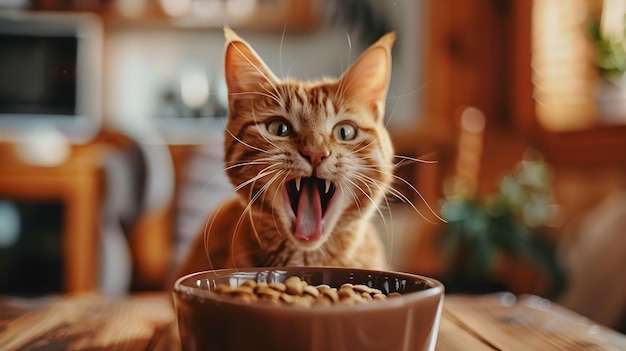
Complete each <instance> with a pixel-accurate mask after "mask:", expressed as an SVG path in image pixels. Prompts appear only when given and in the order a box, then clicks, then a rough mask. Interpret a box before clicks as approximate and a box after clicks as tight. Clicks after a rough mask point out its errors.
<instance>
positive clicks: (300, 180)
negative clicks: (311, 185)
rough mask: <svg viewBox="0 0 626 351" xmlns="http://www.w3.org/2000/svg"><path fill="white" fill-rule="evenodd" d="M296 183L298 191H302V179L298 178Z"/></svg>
mask: <svg viewBox="0 0 626 351" xmlns="http://www.w3.org/2000/svg"><path fill="white" fill-rule="evenodd" d="M295 181H296V190H298V191H300V182H302V178H301V177H297V178H296V179H295Z"/></svg>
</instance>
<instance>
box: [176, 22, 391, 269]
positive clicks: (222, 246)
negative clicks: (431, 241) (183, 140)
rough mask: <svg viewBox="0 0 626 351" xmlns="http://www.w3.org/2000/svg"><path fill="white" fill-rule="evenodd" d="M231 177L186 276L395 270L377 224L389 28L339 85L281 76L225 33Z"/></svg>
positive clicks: (386, 172)
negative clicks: (232, 271)
mask: <svg viewBox="0 0 626 351" xmlns="http://www.w3.org/2000/svg"><path fill="white" fill-rule="evenodd" d="M224 34H225V38H226V46H225V53H224V68H225V78H226V85H227V87H228V111H229V112H228V119H227V124H226V131H225V142H224V161H225V166H226V168H225V171H226V173H227V176H228V178H229V179H230V181H231V183H232V184H233V186H234V187H235V196H234V197H232V198H231V199H229V200H226V201H225V202H224V203H223V204H222V205H221V206H220V207H219V208H218V209H217V210H216V211H215V212H214V213H213V214H212V216H211V218H209V219H208V221H207V225H206V227H205V228H203V230H202V231H201V233H199V234H198V235H197V237H196V238H195V239H194V240H193V242H192V244H191V247H190V250H189V252H188V253H187V254H186V255H185V258H184V260H183V262H182V264H181V265H180V267H179V272H178V276H179V277H180V276H182V275H185V274H188V273H193V272H197V271H204V270H209V269H218V268H244V267H270V266H343V267H355V268H367V269H379V270H382V269H386V268H387V267H388V263H387V262H388V261H387V259H386V258H385V248H384V247H383V244H382V242H381V240H380V238H379V236H378V234H377V232H376V230H375V226H374V225H373V224H372V223H371V221H370V218H371V217H372V215H373V214H375V213H376V211H380V204H381V202H382V200H383V199H384V198H385V196H386V194H387V192H389V190H390V187H391V183H392V180H393V177H394V176H393V172H394V164H393V158H394V149H393V145H392V142H391V139H390V136H389V133H388V131H387V130H386V128H385V125H384V122H383V119H384V111H385V100H386V98H387V90H388V86H389V81H390V74H391V49H392V46H393V44H394V41H395V38H396V35H395V33H394V32H390V33H388V34H386V35H384V36H382V37H381V38H380V39H379V40H378V41H377V42H375V43H374V44H372V45H371V46H370V47H369V48H368V49H367V50H366V51H365V52H364V53H363V54H361V56H360V57H359V58H358V59H357V60H356V61H355V62H354V63H353V64H352V65H351V67H349V69H348V70H347V71H345V72H344V73H343V74H342V75H341V76H340V77H339V78H336V79H331V78H321V79H319V80H316V81H302V80H297V79H293V78H285V79H279V78H277V77H276V76H275V75H274V73H272V71H271V70H270V69H269V68H268V67H267V66H266V64H265V63H264V62H263V61H262V59H261V58H260V57H259V56H258V54H257V53H256V52H255V51H254V49H253V48H252V47H251V46H250V45H249V44H248V43H247V42H246V41H245V40H243V39H242V38H240V37H239V36H238V35H237V34H236V33H235V32H234V31H233V30H232V29H230V28H228V27H225V28H224Z"/></svg>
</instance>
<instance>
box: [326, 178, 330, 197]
mask: <svg viewBox="0 0 626 351" xmlns="http://www.w3.org/2000/svg"><path fill="white" fill-rule="evenodd" d="M328 190H330V180H326V191H325V193H326V194H328Z"/></svg>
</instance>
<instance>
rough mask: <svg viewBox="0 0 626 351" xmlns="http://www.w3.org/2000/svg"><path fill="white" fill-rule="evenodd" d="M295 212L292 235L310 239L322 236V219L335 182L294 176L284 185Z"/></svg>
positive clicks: (333, 190) (329, 201) (328, 204)
mask: <svg viewBox="0 0 626 351" xmlns="http://www.w3.org/2000/svg"><path fill="white" fill-rule="evenodd" d="M286 191H287V196H288V198H289V204H290V205H291V209H292V210H293V213H294V214H295V217H296V218H295V223H294V235H295V237H296V238H298V239H301V240H305V241H311V240H316V239H319V238H320V237H321V236H322V229H323V228H322V220H323V218H324V215H325V214H326V211H327V209H328V208H329V206H330V205H331V202H332V201H331V200H332V199H333V195H334V194H335V184H333V183H332V182H330V181H328V180H325V179H320V178H316V177H306V178H295V179H292V180H290V181H289V182H287V185H286Z"/></svg>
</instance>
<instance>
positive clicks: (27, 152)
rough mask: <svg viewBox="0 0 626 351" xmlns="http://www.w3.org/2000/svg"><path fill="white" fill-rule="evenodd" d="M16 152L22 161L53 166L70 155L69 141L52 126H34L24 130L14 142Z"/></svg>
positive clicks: (41, 165)
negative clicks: (17, 140) (16, 141)
mask: <svg viewBox="0 0 626 351" xmlns="http://www.w3.org/2000/svg"><path fill="white" fill-rule="evenodd" d="M15 146H16V148H17V150H16V151H17V154H18V155H19V156H20V158H21V159H22V161H24V163H27V164H30V165H35V166H40V167H54V166H58V165H61V164H62V163H64V162H65V161H67V159H68V158H69V156H70V153H71V147H70V143H69V141H68V140H67V138H66V137H65V135H63V134H62V133H61V132H59V131H58V130H56V129H55V128H54V127H47V126H44V125H42V126H36V127H33V128H30V129H28V130H27V131H24V132H23V134H22V135H20V138H19V142H18V143H16V145H15Z"/></svg>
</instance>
